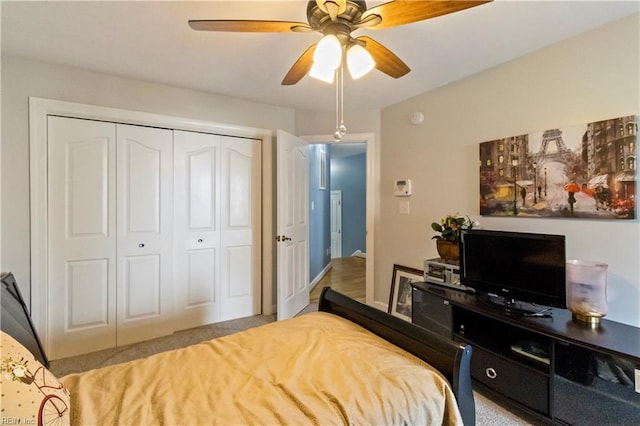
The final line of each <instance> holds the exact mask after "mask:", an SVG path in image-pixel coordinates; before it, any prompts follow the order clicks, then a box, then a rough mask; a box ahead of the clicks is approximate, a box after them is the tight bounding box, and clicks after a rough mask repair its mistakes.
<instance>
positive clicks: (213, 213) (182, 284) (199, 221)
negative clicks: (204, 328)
mask: <svg viewBox="0 0 640 426" xmlns="http://www.w3.org/2000/svg"><path fill="white" fill-rule="evenodd" d="M220 161H221V157H220V136H218V135H211V134H206V133H196V132H185V131H178V130H176V131H174V188H175V204H174V212H175V220H174V232H175V234H174V235H175V237H174V239H175V251H174V258H175V279H174V283H175V285H174V289H175V292H176V329H185V328H190V327H197V326H199V325H203V324H209V323H213V322H217V321H219V318H220V315H219V307H218V305H219V302H218V300H219V298H220V213H219V211H220V204H221V199H220V177H221V176H220Z"/></svg>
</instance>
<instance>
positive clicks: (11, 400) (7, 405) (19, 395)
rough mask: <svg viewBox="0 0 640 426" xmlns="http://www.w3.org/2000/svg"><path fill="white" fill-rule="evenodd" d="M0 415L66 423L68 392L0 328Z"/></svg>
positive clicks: (25, 420) (30, 421)
mask: <svg viewBox="0 0 640 426" xmlns="http://www.w3.org/2000/svg"><path fill="white" fill-rule="evenodd" d="M0 388H1V389H2V395H1V396H0V398H1V404H0V407H2V408H1V409H0V411H1V412H0V417H1V418H2V419H3V420H6V421H7V422H10V423H12V424H34V425H35V424H48V423H49V422H51V421H52V420H54V419H55V420H56V424H61V425H68V424H69V415H70V412H71V405H70V404H71V401H70V397H69V392H68V391H67V390H66V389H65V388H64V386H62V384H61V383H60V382H59V381H58V379H57V378H56V377H55V376H54V375H53V374H52V373H51V372H50V371H49V370H47V369H46V368H45V367H44V366H43V365H42V364H41V363H40V362H38V361H37V360H36V359H35V358H34V357H33V355H32V354H31V352H29V351H28V350H27V349H26V348H25V347H24V346H22V345H21V344H20V343H19V342H18V341H17V340H15V339H14V338H13V337H11V336H10V335H8V334H6V333H5V332H4V331H3V332H2V340H1V341H0Z"/></svg>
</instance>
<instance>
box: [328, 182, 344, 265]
mask: <svg viewBox="0 0 640 426" xmlns="http://www.w3.org/2000/svg"><path fill="white" fill-rule="evenodd" d="M330 209H331V258H332V259H335V258H336V257H342V191H331V205H330Z"/></svg>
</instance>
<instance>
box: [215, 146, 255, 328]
mask: <svg viewBox="0 0 640 426" xmlns="http://www.w3.org/2000/svg"><path fill="white" fill-rule="evenodd" d="M260 162H261V153H260V141H258V140H255V139H245V138H236V137H230V136H223V137H222V162H221V167H220V169H221V196H222V200H223V202H222V203H221V209H220V223H221V225H220V227H221V232H222V236H221V241H220V263H221V265H222V268H221V269H220V273H221V277H220V278H221V286H220V290H221V294H220V321H226V320H230V319H234V318H242V317H247V316H251V315H256V314H258V313H260V301H261V294H262V293H261V291H260V288H261V280H260V276H261V275H260V271H261V268H262V261H261V256H260V253H261V250H260V247H261V242H262V239H261V237H260V235H261V232H262V231H261V226H260V220H261V209H260V205H261V204H260V203H261V186H262V177H261V174H260Z"/></svg>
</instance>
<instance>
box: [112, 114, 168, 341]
mask: <svg viewBox="0 0 640 426" xmlns="http://www.w3.org/2000/svg"><path fill="white" fill-rule="evenodd" d="M116 133H117V156H118V163H117V212H118V237H117V261H118V279H117V291H116V294H117V303H116V305H117V324H118V325H117V345H118V346H121V345H126V344H129V343H133V342H139V341H142V340H147V339H151V338H154V337H158V336H163V335H167V334H170V333H171V332H173V327H172V325H171V323H170V320H171V319H172V318H171V317H172V313H173V290H172V285H173V281H172V280H173V249H172V244H173V230H172V229H173V228H172V226H173V132H172V131H171V130H167V129H157V128H150V127H142V126H131V125H120V124H119V125H117V132H116Z"/></svg>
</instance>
